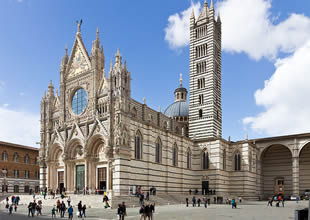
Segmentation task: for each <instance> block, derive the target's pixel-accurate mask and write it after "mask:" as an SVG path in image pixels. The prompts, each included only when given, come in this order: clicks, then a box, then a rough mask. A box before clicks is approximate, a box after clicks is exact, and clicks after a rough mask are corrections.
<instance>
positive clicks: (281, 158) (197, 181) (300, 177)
mask: <svg viewBox="0 0 310 220" xmlns="http://www.w3.org/2000/svg"><path fill="white" fill-rule="evenodd" d="M80 27H81V23H78V24H77V33H76V36H75V41H74V44H73V48H72V51H71V53H70V54H68V49H66V51H65V55H64V57H63V58H62V60H61V65H60V85H59V93H58V90H56V92H55V91H54V85H53V84H52V82H50V84H49V85H48V91H47V92H46V93H45V94H44V96H43V98H42V101H41V121H40V124H41V127H40V138H41V142H40V143H41V146H40V153H39V161H40V186H41V187H47V188H48V189H51V190H55V189H57V188H59V189H62V188H65V189H66V191H67V192H70V193H73V192H76V191H79V190H83V189H84V188H86V187H87V188H88V189H89V190H90V192H94V191H95V190H98V189H99V190H104V191H106V192H107V193H109V195H111V196H114V195H115V196H118V195H128V194H129V193H132V192H134V191H135V190H136V189H137V187H141V189H142V191H148V190H149V189H150V188H152V187H153V188H156V191H157V193H158V194H160V193H165V194H167V193H168V194H174V193H178V194H180V193H188V192H189V190H192V191H194V190H198V192H199V193H208V192H209V191H210V190H212V191H213V192H214V191H215V192H216V195H217V196H218V197H223V198H227V197H229V196H241V197H243V198H248V199H264V198H267V197H269V196H270V195H273V194H284V195H287V196H290V195H300V194H301V193H303V192H304V191H305V190H306V189H310V174H309V170H310V144H309V143H310V133H305V134H295V135H287V136H280V137H269V138H260V139H248V138H247V137H245V139H244V140H240V141H236V142H233V141H231V140H230V138H229V139H228V140H225V139H223V138H222V107H221V90H222V88H221V78H222V74H221V64H222V62H221V38H222V35H221V19H220V16H219V15H217V16H216V15H215V10H214V6H213V2H212V1H211V3H210V6H209V5H208V3H207V2H205V3H204V5H203V8H202V11H201V13H200V15H199V16H198V17H195V15H194V12H192V15H191V17H190V47H189V49H190V60H189V91H187V89H186V88H185V87H183V84H182V76H181V77H180V82H179V85H178V87H177V88H176V89H175V91H174V94H173V95H174V99H175V101H174V103H172V104H171V105H169V106H168V107H167V108H166V109H165V110H164V111H163V112H162V111H161V110H160V109H159V110H158V111H156V110H154V109H152V108H150V107H149V106H148V105H147V104H146V101H145V99H144V100H143V103H140V102H138V101H137V100H134V99H133V98H132V97H131V78H132V77H133V78H134V74H132V73H131V72H130V71H129V69H128V68H127V64H126V61H124V60H123V59H122V56H121V54H120V51H119V50H117V52H116V55H115V60H114V61H113V62H112V61H111V63H110V65H109V64H108V66H109V70H107V71H106V69H105V56H104V53H103V47H102V45H101V44H100V40H99V30H98V29H97V37H96V39H95V40H94V41H93V43H92V49H91V52H90V54H89V53H88V51H87V50H86V47H85V45H84V43H83V40H82V34H81V28H80ZM228 37H229V36H228ZM57 87H58V86H57ZM154 89H155V88H154ZM171 95H172V94H171ZM188 99H189V102H188V101H187V100H188Z"/></svg>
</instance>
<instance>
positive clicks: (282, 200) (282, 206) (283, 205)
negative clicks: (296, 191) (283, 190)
mask: <svg viewBox="0 0 310 220" xmlns="http://www.w3.org/2000/svg"><path fill="white" fill-rule="evenodd" d="M282 207H283V208H284V198H283V199H282Z"/></svg>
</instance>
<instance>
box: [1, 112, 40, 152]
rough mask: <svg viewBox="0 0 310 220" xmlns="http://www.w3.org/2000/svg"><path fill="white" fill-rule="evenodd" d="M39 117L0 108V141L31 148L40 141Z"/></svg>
mask: <svg viewBox="0 0 310 220" xmlns="http://www.w3.org/2000/svg"><path fill="white" fill-rule="evenodd" d="M39 120H40V116H39V115H36V114H33V113H30V112H25V111H15V110H11V109H8V108H7V107H0V140H1V141H7V142H12V143H17V144H22V145H28V146H32V147H37V146H35V143H36V142H38V141H40V122H39Z"/></svg>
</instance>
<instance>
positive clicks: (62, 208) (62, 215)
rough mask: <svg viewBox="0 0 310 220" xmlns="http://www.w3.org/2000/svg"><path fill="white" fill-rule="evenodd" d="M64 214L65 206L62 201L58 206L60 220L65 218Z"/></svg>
mask: <svg viewBox="0 0 310 220" xmlns="http://www.w3.org/2000/svg"><path fill="white" fill-rule="evenodd" d="M65 212H66V205H65V203H64V201H62V202H61V204H60V217H61V218H63V217H65Z"/></svg>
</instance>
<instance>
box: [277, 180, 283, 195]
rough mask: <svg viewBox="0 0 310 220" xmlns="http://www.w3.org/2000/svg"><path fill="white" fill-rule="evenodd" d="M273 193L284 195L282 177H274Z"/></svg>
mask: <svg viewBox="0 0 310 220" xmlns="http://www.w3.org/2000/svg"><path fill="white" fill-rule="evenodd" d="M275 194H276V195H278V194H282V195H284V178H277V179H275Z"/></svg>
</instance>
